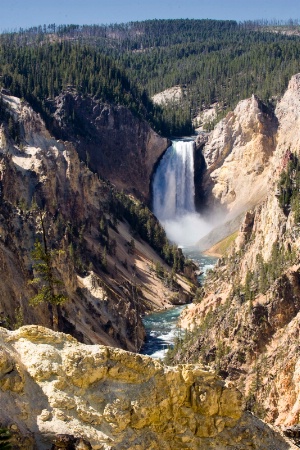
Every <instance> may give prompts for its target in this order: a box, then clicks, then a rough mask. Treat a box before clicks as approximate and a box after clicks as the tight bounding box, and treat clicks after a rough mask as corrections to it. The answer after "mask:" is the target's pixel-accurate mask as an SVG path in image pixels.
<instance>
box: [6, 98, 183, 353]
mask: <svg viewBox="0 0 300 450" xmlns="http://www.w3.org/2000/svg"><path fill="white" fill-rule="evenodd" d="M2 101H3V102H4V104H5V105H6V108H7V109H8V111H9V113H10V115H11V117H13V118H14V121H15V123H17V124H18V125H19V127H20V142H19V143H16V142H15V140H13V139H12V137H11V136H10V134H9V132H8V127H7V125H5V123H3V124H2V126H1V130H0V148H1V154H0V158H1V161H0V171H1V205H0V214H1V216H0V235H1V237H0V253H1V254H0V259H1V268H0V271H1V311H0V313H1V323H2V324H3V325H4V326H8V327H10V328H14V327H16V326H19V325H21V324H26V323H27V324H28V323H29V324H30V323H33V324H42V325H45V326H54V324H53V321H52V313H51V305H50V306H49V305H47V303H42V304H40V305H37V306H32V305H30V301H29V300H30V299H31V298H32V297H34V295H35V294H36V289H35V288H34V285H33V284H30V283H29V282H30V281H31V280H32V279H33V278H34V277H37V273H36V272H34V270H33V268H32V265H33V262H34V261H33V259H32V254H31V251H32V249H33V248H34V243H35V242H36V241H37V240H39V241H41V240H43V239H46V241H47V245H48V247H49V249H51V251H52V254H53V266H54V268H53V270H54V274H55V277H56V278H58V279H59V280H60V282H61V283H62V286H63V289H64V295H65V296H66V297H67V298H68V301H67V302H65V303H64V304H63V305H59V306H57V307H56V306H55V307H54V309H55V310H56V309H57V316H58V317H57V321H58V323H57V324H56V327H57V328H58V329H59V330H61V331H65V332H67V333H71V334H73V335H74V336H76V337H77V338H78V339H80V340H81V341H83V342H86V343H102V344H106V345H112V346H115V345H118V346H121V347H123V348H125V349H129V350H137V349H139V348H140V347H141V345H142V343H143V340H144V328H143V325H142V321H141V314H143V313H145V311H151V310H152V309H156V308H164V307H170V306H171V305H172V304H173V303H174V302H175V303H176V302H178V301H179V302H181V303H184V302H186V301H189V300H190V299H191V293H190V289H191V285H189V284H188V283H187V282H186V280H185V279H184V278H183V277H182V276H178V283H179V284H178V289H177V292H174V290H171V289H169V288H168V286H165V285H164V284H163V280H162V279H161V278H159V277H158V276H156V273H155V270H154V269H155V264H156V262H157V261H158V262H159V264H160V265H161V266H162V267H163V268H164V269H165V270H166V271H170V270H171V269H170V268H169V267H168V266H167V265H166V264H165V262H164V261H163V260H162V259H161V257H160V256H159V255H158V254H157V253H156V252H155V251H154V250H153V248H151V246H150V245H149V244H148V243H147V242H145V240H143V239H142V238H141V237H140V236H139V234H138V233H137V232H135V233H134V232H133V229H132V227H131V226H130V225H129V223H128V222H127V221H125V219H124V217H123V216H122V214H125V213H124V212H123V213H122V211H123V210H124V208H125V206H124V205H123V203H124V201H125V200H124V199H125V197H122V195H124V194H120V193H119V191H117V189H116V187H115V186H113V185H112V181H113V173H114V172H111V180H110V181H109V180H108V181H103V180H102V179H101V178H100V176H99V175H98V173H96V172H95V171H92V170H91V169H90V168H89V167H88V162H83V161H82V160H80V158H79V155H78V152H77V151H76V148H75V144H74V145H73V143H72V142H71V139H70V141H65V140H64V141H62V140H61V139H56V138H55V137H54V136H53V135H52V134H51V133H50V132H49V131H48V129H47V128H46V126H45V123H44V122H43V120H42V119H41V117H40V115H39V114H37V113H35V112H34V111H33V109H32V108H31V107H30V106H29V105H28V104H27V103H26V102H24V101H21V100H20V99H18V98H16V97H13V96H11V95H7V94H4V93H2ZM90 106H91V105H90ZM94 106H95V105H93V108H94ZM93 108H92V109H93ZM99 108H100V106H99ZM105 108H106V109H105ZM105 108H104V110H105V111H106V112H107V114H108V116H107V117H108V118H109V119H107V120H111V118H112V117H113V116H114V114H117V112H115V113H114V112H113V111H112V110H110V109H109V106H106V107H105ZM117 109H118V108H117ZM60 111H61V109H60ZM103 114H104V113H103ZM126 114H127V115H126ZM126 114H125V118H124V115H123V120H124V121H126V120H127V118H128V117H129V124H128V126H129V127H130V132H131V133H132V136H133V137H134V138H135V136H134V126H135V127H136V128H135V129H136V132H137V133H141V136H142V138H143V139H144V138H145V141H146V144H145V146H144V147H143V148H141V158H144V159H138V158H136V159H135V158H133V157H132V155H131V154H129V155H127V159H126V157H125V156H124V154H125V153H126V152H127V153H128V152H129V149H130V148H131V147H130V145H129V143H128V145H129V147H126V145H125V137H124V133H123V137H124V143H123V147H122V148H123V150H122V151H123V157H122V159H123V160H124V165H126V164H127V165H128V164H129V163H130V167H131V169H132V170H133V169H134V164H136V165H137V166H138V167H139V170H140V173H141V174H143V175H144V172H145V173H147V171H148V172H149V173H150V172H151V170H152V169H153V165H154V162H155V155H156V157H158V155H160V154H162V152H163V151H164V149H165V146H166V143H167V140H166V139H163V138H160V137H159V136H158V135H157V134H156V133H154V132H153V131H152V130H151V129H150V127H149V125H148V124H146V123H145V122H141V121H140V120H139V119H136V118H134V117H133V116H132V114H131V113H130V112H129V111H127V113H126ZM104 115H105V114H104ZM96 117H98V115H96ZM57 120H58V119H57ZM113 123H114V124H115V122H113ZM90 126H92V125H90ZM124 126H125V125H124V124H123V125H120V127H121V128H122V127H124ZM99 127H100V125H99ZM104 128H105V127H104ZM107 128H108V129H109V130H110V128H109V126H108V127H107ZM142 130H144V131H142ZM98 131H99V130H98ZM120 132H121V130H120ZM99 133H100V131H99ZM106 133H108V134H110V135H112V133H111V132H110V131H106ZM143 133H146V135H144V134H143ZM108 134H106V135H105V136H106V137H107V136H108ZM116 134H117V132H116ZM127 134H128V135H129V131H128V132H127ZM105 136H104V137H105ZM147 136H148V137H147ZM98 137H99V136H98ZM104 137H103V138H102V141H101V142H102V144H103V147H104V146H105V145H104V143H105V140H104ZM107 139H108V137H107ZM99 140H100V138H99ZM153 143H154V144H153ZM152 144H153V145H152ZM77 145H79V144H78V143H77ZM106 145H108V144H107V143H106ZM113 145H114V142H113V139H112V137H111V147H110V148H111V152H112V151H113V149H114V147H113ZM147 145H148V147H147ZM83 148H84V149H85V147H83ZM101 149H102V147H101ZM101 149H99V147H95V149H94V150H95V152H98V154H99V153H100V150H101ZM102 150H103V149H102ZM103 151H104V150H103ZM155 152H156V153H155ZM149 153H150V154H151V155H150V156H149V155H148V154H149ZM153 155H154V156H153ZM92 156H93V155H91V157H92ZM95 160H97V158H95ZM91 161H92V158H91ZM112 161H114V154H111V155H110V156H108V157H107V168H105V167H104V168H103V171H104V172H103V173H101V174H102V175H103V174H104V173H106V172H105V171H106V170H109V169H108V167H110V165H111V164H112ZM130 161H131V162H130ZM151 161H152V162H151ZM95 165H97V164H96V163H95ZM124 167H125V166H124ZM131 169H128V167H127V169H126V174H127V175H126V177H127V186H129V184H130V178H129V177H128V173H129V172H130V170H131ZM115 173H117V177H119V176H120V180H121V179H122V177H121V175H120V173H119V172H118V169H116V172H115ZM123 179H124V178H123ZM136 182H137V185H138V188H139V191H140V194H141V196H143V193H145V196H147V195H148V194H147V193H148V190H149V183H150V175H149V176H148V178H147V177H143V178H140V181H139V180H138V179H136ZM120 183H121V181H120ZM138 183H139V184H138ZM141 183H143V185H141ZM123 185H124V183H122V186H123ZM119 187H120V186H119ZM124 187H125V186H124ZM128 191H130V190H129V187H128ZM120 195H121V197H120ZM127 201H128V202H129V203H128V204H129V205H130V208H131V210H130V211H131V213H130V212H127V215H130V214H131V215H132V214H133V213H132V210H133V209H134V210H139V212H140V213H142V214H144V216H143V220H144V222H145V226H146V222H147V220H148V221H149V226H150V224H151V228H152V229H153V233H154V232H156V233H157V236H162V237H163V234H162V230H160V229H159V228H158V224H157V221H156V220H155V218H154V216H153V215H151V213H150V211H149V210H147V209H145V207H144V206H142V205H141V204H140V203H139V202H138V200H135V199H134V198H133V197H132V199H130V198H128V200H127ZM139 205H140V206H139ZM128 209H129V206H128ZM136 220H137V219H136ZM133 225H134V224H133ZM159 233H160V234H159ZM150 234H151V233H150ZM151 235H152V234H151ZM157 239H158V238H157ZM12 280H13V281H12ZM175 294H176V295H175ZM137 308H138V309H137ZM52 309H53V308H52Z"/></svg>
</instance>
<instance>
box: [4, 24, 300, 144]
mask: <svg viewBox="0 0 300 450" xmlns="http://www.w3.org/2000/svg"><path fill="white" fill-rule="evenodd" d="M0 61H1V64H0V77H1V78H0V81H1V85H2V87H4V88H6V89H9V90H10V91H11V93H12V94H14V95H16V96H19V97H23V98H25V99H26V100H27V101H29V102H30V103H31V104H32V106H33V107H34V108H35V109H36V110H38V111H39V112H41V113H42V114H43V115H44V118H45V119H48V122H49V120H51V117H50V111H49V110H48V109H47V100H48V99H51V98H54V97H55V96H56V95H58V94H59V93H60V92H61V90H63V89H66V88H70V87H71V88H74V89H76V90H77V91H78V92H80V93H82V94H83V95H92V96H95V97H96V98H98V99H99V100H101V101H104V102H112V103H117V104H122V105H125V106H127V107H128V108H130V109H131V110H132V111H133V112H134V113H135V114H137V115H139V116H141V117H143V118H145V119H146V120H147V121H148V122H149V123H150V124H151V125H152V126H153V128H154V129H155V130H157V131H158V132H160V133H161V134H163V135H166V136H180V135H187V134H191V133H192V132H193V126H192V119H193V118H194V117H195V116H196V115H197V114H198V113H199V112H200V111H201V110H202V109H205V108H207V107H208V106H209V105H212V104H214V103H217V104H218V106H217V113H218V118H220V117H222V116H223V115H224V114H226V112H227V111H228V110H230V109H233V108H234V107H235V105H236V104H237V102H238V101H239V100H241V99H244V98H247V97H249V96H251V95H252V94H253V93H255V94H256V95H258V96H259V97H260V98H261V99H262V100H263V101H264V102H266V103H267V104H269V105H275V103H276V101H277V100H278V98H279V97H280V96H281V95H282V94H283V92H284V90H285V89H286V87H287V83H288V81H289V79H290V77H291V76H292V75H293V74H295V73H297V72H299V71H300V36H299V26H298V23H289V24H274V23H260V22H245V23H237V22H235V21H229V20H228V21H222V20H190V19H189V20H188V19H186V20H184V19H182V20H181V19H180V20H149V21H145V22H131V23H127V24H112V25H93V26H90V25H89V26H79V25H60V26H56V25H55V24H52V25H48V26H46V25H44V26H38V27H33V28H31V29H28V30H24V29H20V30H18V31H15V32H11V33H3V34H2V35H0ZM173 86H181V87H182V89H183V93H184V95H183V98H182V99H181V101H180V107H178V104H175V103H172V102H169V103H168V104H165V105H161V106H158V105H154V104H153V102H152V101H151V97H152V96H153V95H154V94H156V93H158V92H161V91H163V90H165V89H168V88H171V87H173Z"/></svg>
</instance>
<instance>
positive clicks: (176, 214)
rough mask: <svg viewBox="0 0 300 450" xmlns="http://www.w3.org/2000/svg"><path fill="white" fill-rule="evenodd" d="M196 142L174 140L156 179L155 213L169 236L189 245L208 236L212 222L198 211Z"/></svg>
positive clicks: (158, 169) (157, 172)
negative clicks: (195, 179)
mask: <svg viewBox="0 0 300 450" xmlns="http://www.w3.org/2000/svg"><path fill="white" fill-rule="evenodd" d="M194 145H195V144H194V141H184V140H179V141H173V143H172V146H171V147H169V148H168V150H167V151H166V153H165V154H164V156H163V158H162V159H161V161H160V164H159V166H158V168H157V170H156V172H155V175H154V179H153V212H154V214H155V215H156V217H157V218H158V219H159V221H160V222H161V223H162V225H163V226H164V228H165V230H166V233H167V236H168V238H169V239H170V240H171V241H173V242H176V244H178V245H182V246H189V245H192V244H194V243H195V242H197V241H198V240H199V239H200V238H201V237H203V236H205V235H206V234H207V233H208V232H209V231H210V230H211V228H212V227H211V225H210V224H209V223H208V222H206V221H205V219H204V218H203V217H201V216H200V214H198V213H197V212H196V210H195V185H194Z"/></svg>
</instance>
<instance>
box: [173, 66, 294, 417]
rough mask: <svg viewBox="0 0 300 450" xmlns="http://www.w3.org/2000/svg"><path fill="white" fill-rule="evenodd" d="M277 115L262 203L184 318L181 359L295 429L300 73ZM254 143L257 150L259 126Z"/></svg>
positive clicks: (262, 413)
mask: <svg viewBox="0 0 300 450" xmlns="http://www.w3.org/2000/svg"><path fill="white" fill-rule="evenodd" d="M249 102H252V103H253V102H256V100H255V99H252V100H249ZM249 102H248V103H249ZM275 116H276V119H277V121H278V125H279V126H278V130H277V133H276V135H274V136H273V137H272V139H271V142H276V148H275V149H274V150H272V152H270V147H269V145H268V142H269V141H268V140H267V141H266V147H264V146H262V147H261V148H262V150H263V151H262V155H263V154H264V153H266V155H268V158H267V160H266V162H265V164H266V166H264V167H265V169H264V171H263V172H262V174H264V176H265V177H266V179H265V180H264V181H263V183H262V184H259V185H260V186H261V187H262V191H261V194H262V198H261V201H260V202H259V203H258V204H257V205H256V206H254V207H253V208H252V209H250V210H249V211H248V212H247V213H246V215H245V216H244V219H243V222H242V225H241V227H240V230H239V234H238V237H237V239H236V241H235V244H234V249H233V250H232V252H231V254H229V255H228V256H227V257H224V258H221V259H220V260H219V262H218V264H217V266H216V268H215V270H214V271H213V272H212V274H211V275H210V276H209V277H208V279H207V281H206V283H205V285H204V292H203V299H202V300H201V302H199V303H198V304H194V305H191V307H189V308H188V309H187V310H186V312H185V313H184V316H183V318H182V325H184V326H186V327H188V328H190V330H191V331H190V338H189V339H188V341H187V342H185V343H184V345H183V347H182V349H181V350H179V351H178V353H177V355H175V358H174V361H177V362H178V361H182V362H192V361H203V362H205V363H209V364H210V365H211V366H212V367H214V368H215V369H217V370H219V373H221V374H222V376H223V377H224V378H225V379H227V380H233V381H234V382H235V384H236V386H238V387H239V388H240V389H241V391H242V392H244V393H245V396H246V398H247V405H248V407H249V408H250V409H251V410H252V411H254V412H255V413H256V414H259V415H260V416H261V417H264V418H265V419H266V420H267V421H269V422H273V423H276V424H280V425H281V426H287V425H297V424H299V415H300V400H299V399H300V397H299V361H300V352H299V329H300V323H299V321H300V313H299V311H300V253H299V248H300V229H299V216H298V205H299V192H298V191H299V188H298V184H297V183H298V181H297V179H298V178H297V177H298V175H297V173H298V172H297V171H298V165H297V160H298V158H299V157H300V145H299V144H300V74H298V75H295V76H294V77H292V79H291V81H290V83H289V86H288V89H287V91H286V93H285V94H284V96H283V97H282V99H281V100H280V101H279V102H278V104H277V107H276V110H275ZM246 120H248V119H246ZM220 126H221V125H220ZM253 139H254V141H253V148H254V142H256V139H257V138H256V126H255V125H254V130H253ZM249 142H251V129H249ZM249 145H250V144H249ZM272 145H273V144H272ZM251 146H252V144H251ZM271 148H272V149H273V147H271ZM216 161H217V160H216ZM225 161H226V160H225ZM238 161H239V166H240V172H241V173H242V174H244V183H245V186H246V187H247V189H248V190H249V199H251V195H252V192H256V186H255V185H254V186H253V190H252V189H251V185H249V180H248V178H247V177H246V175H245V167H247V162H248V159H247V158H246V159H245V164H246V166H245V167H243V164H244V160H243V159H241V160H238ZM259 161H260V160H259ZM260 163H261V164H262V163H263V160H261V161H260ZM212 164H213V161H212ZM224 164H225V163H224ZM232 164H233V163H232ZM291 167H292V168H291ZM217 170H218V169H217ZM222 170H223V166H222V167H221V171H222ZM224 170H225V169H224ZM212 173H213V172H212ZM285 174H287V175H285ZM250 178H251V177H250ZM257 180H259V178H257ZM235 182H236V181H234V180H233V181H232V183H235ZM253 183H254V181H253ZM219 185H220V183H217V185H216V186H217V188H218V186H219ZM290 185H291V187H287V186H290ZM217 188H216V189H217ZM242 191H243V189H242V188H241V192H242ZM213 192H214V190H213ZM215 192H216V191H215ZM222 192H223V193H222V195H221V197H220V198H221V199H224V200H226V198H227V201H229V200H230V199H229V198H228V196H227V197H226V195H227V194H226V192H225V191H222ZM287 192H288V195H290V196H291V195H293V196H294V197H293V198H294V199H295V200H293V202H292V203H291V200H290V197H288V196H287ZM256 199H257V200H258V197H256ZM235 202H236V200H232V202H230V201H229V208H231V206H230V205H231V204H232V207H234V205H235Z"/></svg>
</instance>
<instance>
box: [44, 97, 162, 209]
mask: <svg viewBox="0 0 300 450" xmlns="http://www.w3.org/2000/svg"><path fill="white" fill-rule="evenodd" d="M50 109H51V112H52V114H53V116H54V119H55V121H54V125H53V128H52V131H53V133H54V134H55V136H56V137H58V138H61V139H63V140H67V141H70V142H72V143H73V145H74V147H75V148H76V150H77V152H78V154H79V156H80V158H81V159H82V160H84V161H86V162H87V164H88V166H89V167H90V168H91V169H92V170H93V171H96V172H97V173H98V174H99V175H100V176H101V177H103V178H105V179H106V180H109V181H111V182H112V183H113V184H114V185H115V186H116V187H117V188H118V189H124V190H125V191H126V192H129V193H132V194H134V195H135V197H136V198H139V199H140V200H143V201H144V202H149V200H150V181H151V176H152V172H153V169H154V166H155V164H156V162H157V160H158V159H159V158H160V157H161V156H162V154H163V153H164V151H165V150H166V149H167V147H168V146H169V145H170V142H169V141H168V139H166V138H162V137H161V136H159V135H158V134H157V133H155V132H154V131H153V130H152V129H151V128H150V126H149V124H148V123H147V122H146V121H145V120H143V119H140V118H138V117H136V116H134V115H133V113H132V112H131V111H130V110H129V109H127V108H125V107H124V106H120V105H109V104H104V103H101V102H99V101H96V100H94V99H93V98H91V97H82V96H81V95H79V94H76V93H75V92H73V91H72V90H69V91H67V92H63V93H62V94H61V95H59V96H58V97H57V98H56V99H55V100H54V101H53V102H52V103H51V104H50Z"/></svg>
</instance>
